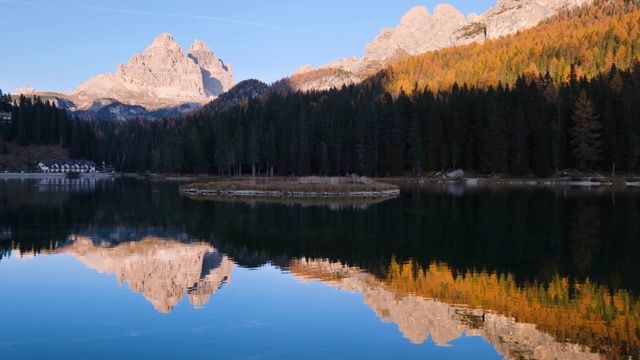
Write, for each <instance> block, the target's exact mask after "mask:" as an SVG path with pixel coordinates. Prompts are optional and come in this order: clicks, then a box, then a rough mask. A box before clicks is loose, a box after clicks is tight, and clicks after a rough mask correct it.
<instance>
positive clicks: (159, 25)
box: [0, 0, 496, 92]
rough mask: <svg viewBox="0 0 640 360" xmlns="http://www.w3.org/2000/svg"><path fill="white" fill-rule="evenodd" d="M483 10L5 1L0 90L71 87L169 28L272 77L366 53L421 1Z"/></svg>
mask: <svg viewBox="0 0 640 360" xmlns="http://www.w3.org/2000/svg"><path fill="white" fill-rule="evenodd" d="M442 2H447V3H449V4H451V5H453V6H455V7H456V8H457V9H458V10H460V11H461V12H462V13H463V14H465V15H467V14H468V13H470V12H475V13H477V14H480V13H482V12H484V11H486V10H487V9H489V7H491V6H492V5H494V4H495V3H496V0H441V1H438V0H421V1H420V0H271V1H269V0H153V1H152V0H136V1H134V0H126V1H125V0H109V1H107V0H51V1H49V0H24V1H23V0H0V24H2V26H1V28H2V29H3V31H2V34H3V36H2V41H1V44H2V47H0V89H2V91H3V92H13V91H14V90H15V89H16V88H18V87H21V86H23V85H29V86H31V87H33V88H35V89H36V90H38V91H73V90H74V89H75V88H76V87H77V86H78V85H80V84H81V83H83V82H84V81H86V80H88V79H89V78H91V77H93V76H95V75H97V74H106V73H109V72H114V71H115V70H116V67H117V65H118V62H122V63H124V64H127V63H128V61H129V59H130V58H131V56H133V54H135V53H141V52H143V51H144V49H145V48H146V47H147V46H148V45H149V44H151V42H152V41H153V39H154V38H155V37H156V36H158V35H159V34H162V33H170V34H171V35H172V36H173V38H174V39H175V40H176V41H177V42H178V43H179V44H180V45H181V46H182V47H183V48H184V49H185V52H186V51H187V50H188V48H189V45H190V44H191V43H192V42H193V41H194V40H195V39H196V38H198V39H200V40H202V41H204V42H205V43H207V44H208V45H209V47H211V49H212V50H213V52H214V53H215V54H216V55H217V56H218V57H219V58H221V59H222V60H223V61H224V62H225V63H229V64H231V66H232V68H233V76H234V78H235V79H236V80H238V81H242V80H246V79H251V78H255V79H259V80H262V81H264V82H267V83H271V82H273V81H276V80H278V79H281V78H283V77H286V76H289V75H291V74H292V73H293V71H295V69H297V68H298V67H299V66H302V65H306V64H312V65H314V66H316V67H318V66H320V65H324V64H326V63H329V62H331V61H333V60H337V59H341V58H345V57H349V56H357V57H362V56H363V55H364V47H365V45H366V44H367V43H368V42H370V41H371V40H373V38H374V37H375V36H376V35H377V34H378V33H379V32H380V30H382V28H384V27H395V26H396V25H397V24H398V22H399V21H400V18H401V17H402V15H404V14H405V13H406V12H407V11H409V10H410V9H411V8H412V7H414V6H417V5H423V6H425V7H426V8H427V9H428V10H429V11H430V12H431V13H432V14H433V10H434V8H435V6H436V5H437V4H438V3H442Z"/></svg>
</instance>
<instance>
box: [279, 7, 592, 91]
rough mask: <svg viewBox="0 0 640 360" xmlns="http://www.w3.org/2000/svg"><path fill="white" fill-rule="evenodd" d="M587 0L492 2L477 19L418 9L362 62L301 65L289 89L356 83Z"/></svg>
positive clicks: (454, 12)
mask: <svg viewBox="0 0 640 360" xmlns="http://www.w3.org/2000/svg"><path fill="white" fill-rule="evenodd" d="M592 2H593V0H498V2H497V4H496V5H494V6H492V7H491V8H489V10H487V11H486V12H484V13H483V14H481V15H476V14H474V13H471V14H469V15H468V16H466V17H465V16H464V15H463V14H462V13H461V12H460V11H458V10H457V9H455V8H454V7H453V6H451V5H446V4H440V5H438V6H436V8H435V10H434V12H433V15H432V14H430V13H429V10H427V8H425V7H424V6H416V7H414V8H412V9H411V10H410V11H409V12H407V13H406V14H405V15H404V16H403V17H402V19H401V20H400V23H399V24H398V25H397V26H396V27H395V28H385V29H382V31H381V32H380V33H379V34H378V36H376V38H375V39H373V41H371V42H370V43H369V44H367V45H366V46H365V51H364V56H363V57H362V58H357V57H350V58H346V59H341V60H336V61H333V62H331V63H329V64H326V65H323V66H321V67H320V68H319V69H317V70H316V69H315V68H314V67H313V66H310V65H305V66H303V67H300V68H298V69H297V70H296V71H295V72H294V74H293V76H292V81H291V83H292V85H293V87H294V90H301V91H308V90H322V89H328V88H331V87H339V86H341V85H343V84H351V83H358V82H360V81H362V80H364V79H365V78H366V77H368V76H370V75H372V74H373V73H375V72H376V71H379V70H381V69H383V68H384V67H386V66H389V65H392V64H394V63H396V62H398V61H400V60H403V59H406V58H408V57H410V56H415V55H419V54H423V53H425V52H428V51H433V50H438V49H443V48H447V47H452V46H457V45H464V44H469V43H472V42H479V43H482V42H484V41H485V39H496V38H500V37H502V36H505V35H509V34H513V33H516V32H518V31H521V30H525V29H528V28H531V27H534V26H536V25H537V24H539V23H540V21H542V20H544V19H547V18H549V17H551V16H553V15H555V14H557V13H558V12H559V11H561V10H562V9H569V8H573V7H576V6H581V5H584V4H590V3H592Z"/></svg>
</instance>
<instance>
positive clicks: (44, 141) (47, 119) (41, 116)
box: [0, 91, 80, 148]
mask: <svg viewBox="0 0 640 360" xmlns="http://www.w3.org/2000/svg"><path fill="white" fill-rule="evenodd" d="M0 98H2V99H3V101H0V107H1V108H2V110H3V111H7V112H10V113H11V121H10V122H3V123H2V124H1V125H0V131H1V132H2V140H3V141H5V142H10V141H15V142H17V144H18V145H21V146H26V145H29V144H36V145H58V146H61V147H64V148H66V147H68V146H70V144H71V138H72V136H73V135H74V129H78V128H80V126H78V125H80V124H77V125H76V126H75V127H74V123H73V119H72V118H71V117H70V116H69V115H68V114H67V112H66V111H65V110H64V109H59V108H57V107H56V106H55V104H53V103H51V102H50V101H48V100H46V101H43V100H42V98H40V97H38V96H33V97H27V96H24V95H20V97H19V98H18V100H17V101H13V102H12V98H11V96H10V95H8V94H7V95H4V96H3V95H2V91H0Z"/></svg>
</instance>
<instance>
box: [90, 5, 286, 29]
mask: <svg viewBox="0 0 640 360" xmlns="http://www.w3.org/2000/svg"><path fill="white" fill-rule="evenodd" d="M87 8H88V9H92V10H101V11H112V12H120V13H126V14H134V15H147V16H164V17H174V18H183V19H199V20H212V21H225V22H230V23H235V24H241V25H249V26H261V27H269V28H276V27H277V26H273V25H267V24H260V23H255V22H249V21H242V20H234V19H227V18H222V17H215V16H203V15H186V14H162V13H155V12H149V11H136V10H125V9H114V8H107V7H100V6H89V7H87Z"/></svg>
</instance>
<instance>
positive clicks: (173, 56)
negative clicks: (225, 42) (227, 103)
mask: <svg viewBox="0 0 640 360" xmlns="http://www.w3.org/2000/svg"><path fill="white" fill-rule="evenodd" d="M233 85H235V80H234V79H233V77H232V72H231V66H230V65H228V64H224V63H223V62H222V60H220V59H219V58H218V57H217V56H216V55H215V54H214V53H213V52H212V51H211V49H210V48H209V46H208V45H206V44H205V43H203V42H202V41H200V40H197V39H196V40H195V42H194V43H193V44H192V45H191V47H190V49H189V54H188V56H185V54H184V51H183V49H182V47H180V45H179V44H178V43H177V42H176V41H175V40H174V39H173V38H172V37H171V35H169V34H162V35H159V36H158V37H156V39H155V40H154V41H153V43H152V44H151V45H149V46H148V47H147V48H146V49H145V51H144V52H143V53H142V54H135V55H133V56H132V57H131V59H130V60H129V63H128V64H127V65H124V64H122V63H120V64H118V68H117V70H116V71H115V73H109V74H106V75H98V76H96V77H94V78H91V79H89V80H88V81H86V82H85V83H83V84H81V85H80V86H79V87H78V88H77V89H76V90H74V91H73V92H72V93H71V94H70V95H69V96H68V97H69V99H70V100H71V101H73V103H74V104H75V106H76V107H77V108H76V109H77V110H85V109H87V108H89V107H90V106H92V104H94V103H95V101H96V100H99V99H115V100H117V101H118V102H121V103H123V104H126V105H140V106H143V107H144V108H146V109H147V110H153V109H158V108H163V107H167V106H176V105H179V104H184V103H188V102H195V103H205V102H207V101H209V100H210V99H211V98H212V97H216V96H218V95H220V94H222V93H223V92H225V91H227V90H229V89H230V88H231V87H232V86H233Z"/></svg>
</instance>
